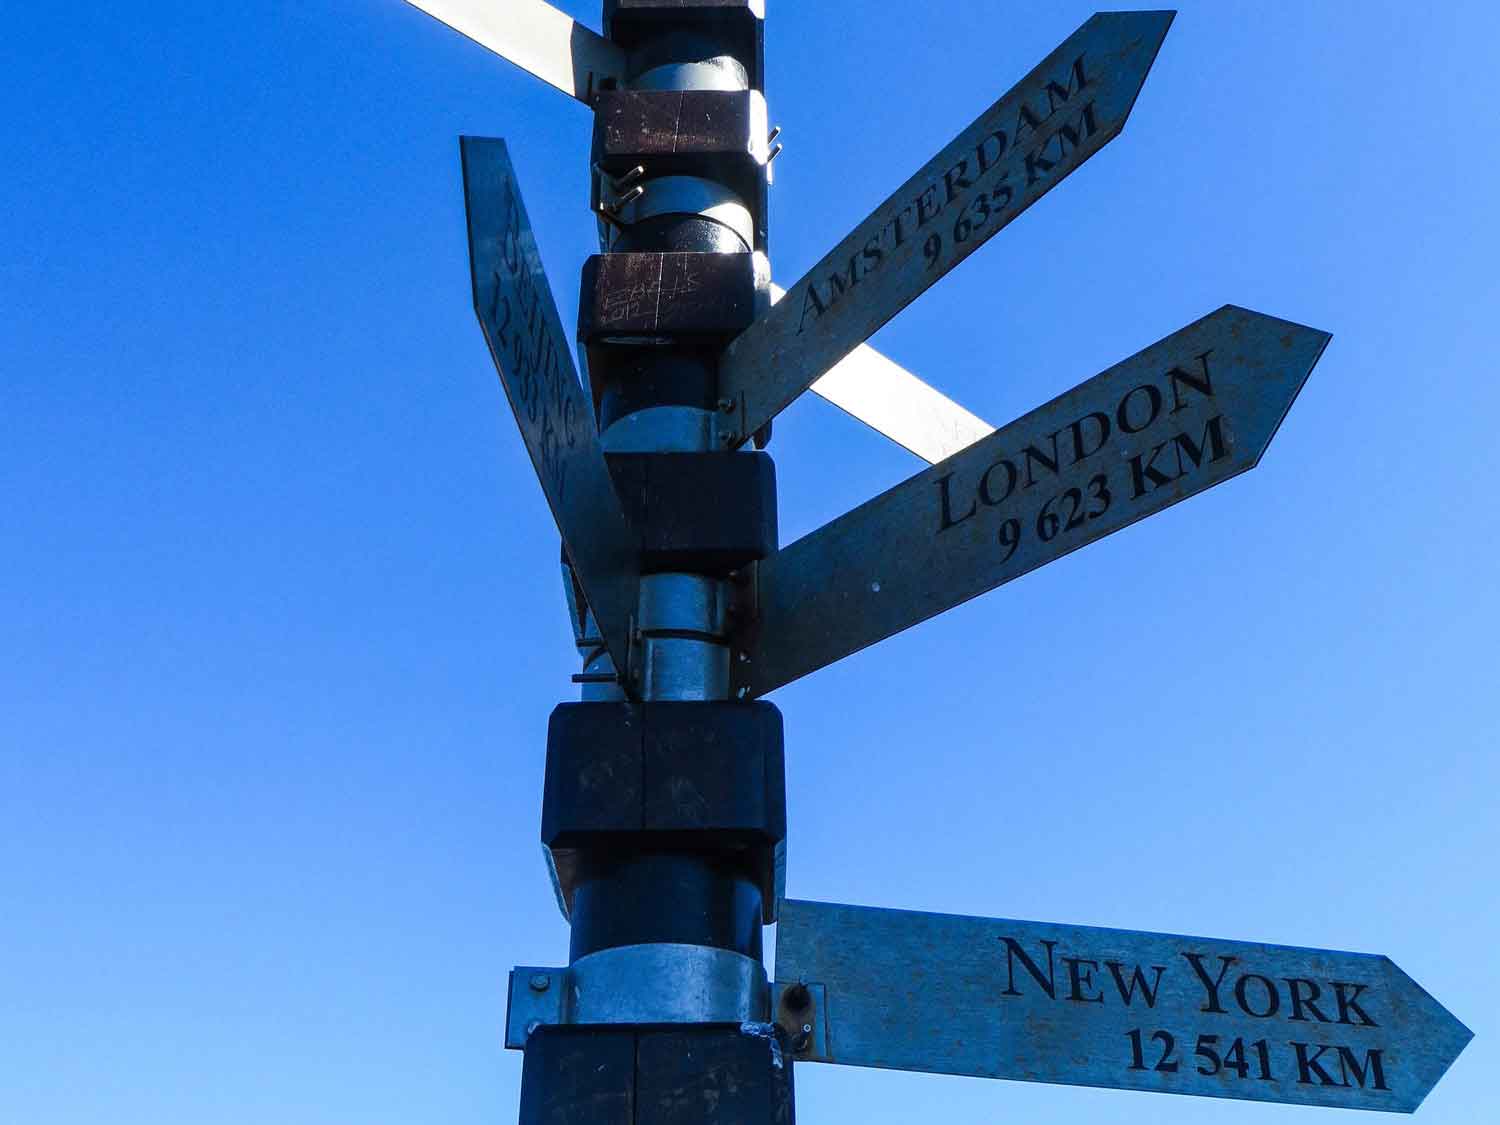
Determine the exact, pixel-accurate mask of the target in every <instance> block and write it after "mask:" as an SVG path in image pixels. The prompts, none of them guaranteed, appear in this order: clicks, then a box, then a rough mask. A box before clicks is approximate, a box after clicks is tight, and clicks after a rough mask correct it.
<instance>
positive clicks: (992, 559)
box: [732, 305, 1329, 698]
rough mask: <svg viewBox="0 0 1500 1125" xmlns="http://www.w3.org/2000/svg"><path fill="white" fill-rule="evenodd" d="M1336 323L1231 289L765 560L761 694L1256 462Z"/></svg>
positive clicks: (741, 681) (754, 652)
mask: <svg viewBox="0 0 1500 1125" xmlns="http://www.w3.org/2000/svg"><path fill="white" fill-rule="evenodd" d="M1328 339H1329V337H1328V334H1327V333H1326V332H1319V331H1317V330H1316V329H1312V328H1304V327H1302V326H1300V325H1297V324H1292V323H1289V322H1288V321H1284V320H1277V319H1275V318H1274V317H1269V316H1264V315H1262V314H1260V313H1256V312H1251V311H1249V310H1248V309H1241V308H1236V307H1234V306H1233V305H1226V306H1225V307H1224V308H1222V309H1220V310H1219V311H1218V312H1215V313H1213V314H1212V315H1210V316H1206V317H1204V318H1203V319H1202V320H1200V321H1198V322H1197V323H1196V324H1191V325H1189V326H1188V327H1186V328H1184V329H1182V330H1181V331H1179V332H1175V333H1173V334H1172V335H1171V336H1168V337H1167V338H1166V339H1164V340H1161V341H1159V342H1158V343H1155V344H1153V345H1152V346H1151V347H1149V348H1147V349H1146V350H1145V351H1142V352H1139V353H1137V354H1136V355H1134V356H1132V357H1130V358H1129V359H1127V360H1125V361H1124V362H1122V363H1119V364H1116V365H1115V366H1114V367H1111V368H1110V369H1109V370H1108V371H1105V372H1103V373H1102V374H1100V375H1096V376H1094V378H1092V379H1090V380H1088V381H1087V382H1085V383H1082V384H1080V385H1079V386H1077V387H1074V388H1073V389H1072V390H1071V391H1068V392H1067V393H1066V394H1064V395H1061V396H1059V397H1058V398H1055V399H1053V400H1052V401H1051V402H1049V403H1047V404H1046V405H1045V406H1042V407H1039V408H1037V409H1036V410H1033V411H1032V412H1031V413H1030V414H1027V415H1024V416H1023V417H1021V418H1018V419H1017V420H1016V421H1014V422H1012V423H1011V424H1010V425H1008V426H1005V427H1002V428H1001V429H1000V430H998V431H996V432H995V433H993V434H991V435H990V436H989V437H987V438H983V439H981V440H980V441H978V442H976V443H974V444H973V445H971V446H969V447H968V448H967V449H965V450H963V451H962V452H960V453H957V454H955V455H954V456H952V457H950V458H948V459H947V460H946V461H942V462H940V463H938V464H936V465H934V466H932V467H931V468H930V469H926V470H924V471H923V472H921V473H918V474H917V475H916V476H914V477H911V478H910V479H908V480H906V481H905V482H904V483H902V484H899V485H897V486H896V487H895V488H893V489H891V490H890V491H889V492H886V493H883V494H882V495H880V496H877V497H875V499H873V500H870V501H868V502H867V503H865V504H863V505H861V506H860V507H858V508H855V509H854V510H853V511H852V512H849V513H848V514H846V515H843V516H840V517H839V518H838V519H836V520H834V521H833V522H832V523H829V524H826V525H824V526H823V527H821V528H819V529H818V530H817V531H815V532H813V533H812V534H811V535H808V536H807V537H805V538H803V539H799V540H798V541H797V542H795V543H793V544H792V545H791V546H789V547H784V548H782V549H781V550H780V551H778V552H777V553H776V554H774V555H772V556H771V557H770V558H768V559H765V560H764V561H762V562H761V564H760V566H759V573H758V577H757V588H756V599H755V601H756V614H757V621H756V624H755V626H754V627H753V628H752V629H750V630H748V631H747V632H746V633H745V634H744V636H743V641H742V647H741V649H740V651H739V653H738V655H737V656H736V658H735V661H734V664H733V666H732V668H733V672H734V676H735V694H736V696H737V697H739V698H754V697H756V696H760V695H764V694H765V693H766V692H769V691H772V690H773V689H775V688H777V687H780V686H781V685H782V684H785V683H789V682H791V681H792V680H795V679H797V678H798V677H799V676H804V675H806V674H807V673H808V672H811V671H814V670H815V669H817V668H821V667H822V666H823V665H825V664H830V663H832V662H833V661H835V660H838V659H840V658H842V657H845V656H848V655H849V654H850V653H853V652H857V651H859V650H860V649H862V648H864V647H865V646H866V645H870V644H874V643H875V642H876V641H879V640H883V639H884V638H886V637H889V636H891V635H892V634H895V633H899V632H900V631H901V630H903V629H906V628H909V627H911V626H912V625H916V624H918V623H919V622H922V621H925V620H926V619H927V618H929V617H932V616H934V615H935V614H938V613H941V612H942V611H943V610H945V609H951V608H952V607H953V606H956V605H958V604H960V603H961V602H965V601H968V600H969V599H970V598H972V597H975V596H976V595H978V594H982V593H984V592H985V591H987V590H992V589H994V588H995V587H996V586H999V585H1001V584H1002V583H1005V582H1009V581H1010V580H1011V579H1013V578H1019V577H1020V576H1021V575H1023V574H1025V573H1026V572H1027V571H1030V570H1034V569H1035V568H1037V567H1039V566H1042V565H1043V564H1045V563H1049V562H1051V561H1052V560H1053V559H1056V558H1060V557H1061V556H1063V555H1065V554H1067V553H1068V552H1069V551H1074V550H1077V549H1078V548H1079V547H1082V546H1084V545H1085V544H1087V543H1092V542H1093V541H1094V540H1095V539H1099V538H1101V537H1103V536H1105V535H1108V534H1109V533H1110V532H1113V531H1118V530H1120V529H1121V528H1123V527H1126V526H1128V525H1129V524H1132V523H1134V522H1135V521H1136V520H1138V519H1142V518H1144V517H1145V516H1149V515H1152V514H1153V513H1155V512H1159V511H1161V510H1162V509H1163V508H1165V507H1168V506H1169V505H1171V504H1175V503H1176V502H1177V501H1179V500H1184V499H1186V498H1187V497H1189V496H1192V495H1193V494H1194V493H1197V492H1202V491H1203V490H1204V489H1205V488H1209V487H1211V486H1213V485H1215V484H1219V483H1220V482H1222V481H1225V480H1228V479H1229V478H1230V477H1232V476H1235V475H1237V474H1239V473H1242V472H1244V471H1245V470H1246V469H1250V468H1253V467H1254V466H1255V464H1256V462H1258V461H1259V460H1260V456H1261V454H1262V453H1264V452H1265V449H1266V446H1267V445H1269V444H1270V441H1271V438H1272V437H1273V436H1274V435H1275V433H1276V428H1277V426H1279V425H1280V424H1281V419H1282V418H1283V417H1284V416H1285V414H1286V412H1287V410H1288V409H1289V408H1290V407H1291V405H1292V400H1293V399H1295V398H1296V397H1297V392H1298V391H1299V390H1300V389H1301V388H1302V384H1303V382H1304V381H1305V380H1306V379H1307V376H1308V374H1309V373H1310V372H1311V371H1312V369H1313V365H1314V364H1316V363H1317V362H1318V357H1319V356H1320V355H1322V353H1323V348H1324V347H1325V346H1326V345H1327V343H1328Z"/></svg>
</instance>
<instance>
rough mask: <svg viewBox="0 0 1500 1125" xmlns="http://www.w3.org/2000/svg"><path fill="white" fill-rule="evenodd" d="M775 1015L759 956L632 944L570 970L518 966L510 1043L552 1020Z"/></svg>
mask: <svg viewBox="0 0 1500 1125" xmlns="http://www.w3.org/2000/svg"><path fill="white" fill-rule="evenodd" d="M769 1013H770V985H769V983H768V982H767V980H766V971H765V968H764V967H763V966H762V965H761V963H760V962H759V961H757V960H756V959H755V958H753V957H746V956H745V955H744V954H741V953H731V952H730V951H728V950H725V949H714V948H712V947H710V946H704V945H670V944H661V945H626V946H621V947H619V948H617V949H603V950H600V951H599V952H598V953H591V954H589V955H588V956H587V957H580V958H579V959H578V960H577V961H575V962H573V964H572V965H570V966H569V967H568V968H566V969H556V968H553V969H547V968H531V967H525V966H518V967H517V968H515V969H512V970H511V974H510V1006H509V1010H508V1011H507V1013H506V1018H505V1045H506V1046H507V1047H510V1048H513V1049H517V1050H519V1049H524V1048H525V1046H526V1037H527V1036H528V1035H530V1034H531V1033H532V1032H533V1031H535V1030H536V1029H537V1028H538V1027H541V1026H544V1025H549V1024H653V1023H655V1024H661V1023H667V1024H676V1023H763V1022H765V1021H766V1020H767V1019H768V1017H769Z"/></svg>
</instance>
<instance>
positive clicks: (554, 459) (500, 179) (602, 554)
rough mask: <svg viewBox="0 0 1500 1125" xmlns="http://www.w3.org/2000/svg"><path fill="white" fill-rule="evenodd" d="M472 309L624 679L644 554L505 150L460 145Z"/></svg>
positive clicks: (482, 142)
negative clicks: (607, 461) (622, 501)
mask: <svg viewBox="0 0 1500 1125" xmlns="http://www.w3.org/2000/svg"><path fill="white" fill-rule="evenodd" d="M460 148H461V151H462V156H463V168H464V196H465V200H466V202H467V205H468V216H469V255H470V264H471V267H472V270H473V281H474V310H475V312H476V313H477V314H478V316H479V324H480V327H481V328H483V329H484V338H485V340H486V341H487V342H488V343H489V346H490V354H491V356H492V357H493V358H494V361H495V370H496V371H497V372H498V373H499V375H500V385H501V386H503V387H504V388H505V396H506V398H507V399H508V400H509V401H510V406H511V411H512V412H513V413H514V414H515V417H516V424H517V425H518V426H519V427H520V429H521V437H522V439H523V440H524V441H525V443H526V451H527V452H528V453H529V454H530V455H531V463H532V466H533V467H534V468H535V469H536V475H537V478H538V479H539V480H540V481H541V484H542V491H543V492H545V493H546V496H547V503H548V504H549V505H550V506H551V508H552V516H553V518H554V519H555V520H556V521H557V527H558V530H559V531H561V532H562V538H563V546H564V548H565V550H566V551H567V552H568V557H569V559H570V560H571V561H572V564H573V572H574V574H575V575H576V576H577V579H578V582H579V585H580V586H582V587H583V592H584V597H585V598H586V599H587V600H588V604H589V608H590V609H591V610H593V612H594V619H595V621H597V622H598V624H599V628H600V631H601V633H602V634H603V639H604V641H605V643H606V644H607V645H608V647H609V652H610V655H611V656H612V657H613V658H614V661H615V668H616V670H617V671H619V672H620V673H621V674H622V676H623V673H624V672H625V670H626V669H627V667H628V666H629V663H628V653H629V637H630V619H631V615H632V614H633V613H634V612H635V604H636V595H637V591H638V589H639V585H640V579H639V569H638V568H639V562H638V558H639V552H640V543H639V540H638V537H637V536H636V534H635V532H634V531H633V530H632V529H631V527H630V525H629V523H628V522H627V520H626V518H625V514H624V510H623V509H622V508H621V507H620V501H619V498H618V497H617V496H616V494H615V490H614V484H613V482H612V481H611V479H610V475H609V468H608V466H607V465H606V464H605V461H604V453H603V451H602V450H601V448H600V446H599V437H598V431H597V429H596V427H595V424H594V411H593V407H592V406H591V405H590V403H589V399H588V396H587V395H585V394H584V391H583V387H582V385H581V384H580V383H579V381H578V373H577V370H576V368H574V366H573V359H572V356H571V354H570V353H569V351H568V340H567V336H566V335H565V334H564V333H563V328H562V321H561V320H560V319H559V317H558V315H557V305H556V302H555V301H554V300H553V297H552V288H551V286H550V285H548V283H547V275H546V273H545V272H544V271H543V269H542V263H541V258H540V256H539V255H538V254H537V249H536V240H535V238H533V236H532V232H531V223H530V222H529V221H528V220H527V218H526V211H525V208H524V207H523V206H522V204H521V196H520V193H519V190H518V188H517V186H516V178H515V171H514V169H513V168H512V167H511V163H510V155H509V154H508V153H507V152H506V148H505V142H504V141H500V140H493V139H489V138H483V137H464V138H462V139H461V140H460Z"/></svg>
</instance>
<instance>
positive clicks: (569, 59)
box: [408, 0, 625, 104]
mask: <svg viewBox="0 0 1500 1125" xmlns="http://www.w3.org/2000/svg"><path fill="white" fill-rule="evenodd" d="M408 2H409V3H410V4H411V6H412V7H414V8H417V9H419V10H420V11H423V12H426V13H427V14H428V15H429V16H432V17H434V18H435V19H439V20H442V21H443V23H445V24H447V25H448V26H449V27H451V28H452V29H453V30H454V31H457V32H458V33H459V34H461V35H466V36H468V37H469V38H470V39H472V40H474V42H476V43H478V44H480V45H481V46H483V47H488V48H489V49H490V50H491V51H494V52H495V53H496V54H497V55H500V56H502V57H503V58H507V59H509V60H510V61H511V62H513V63H515V64H516V65H517V66H519V67H521V68H522V69H523V70H528V71H530V72H531V73H532V74H534V75H536V76H537V77H538V78H540V79H541V80H542V81H543V82H546V83H548V84H549V85H552V86H556V87H557V88H558V89H559V90H561V91H562V92H563V93H565V94H571V95H572V96H573V97H575V98H577V99H578V100H579V101H581V102H583V103H585V104H588V103H590V102H592V101H593V98H594V95H595V94H596V93H597V92H598V91H599V90H600V89H601V87H602V86H603V85H604V84H605V83H606V82H618V81H619V80H620V79H621V78H623V77H624V76H625V52H624V51H623V50H621V49H620V48H619V47H618V46H616V45H615V44H613V43H611V42H610V41H609V40H608V39H605V38H603V37H602V36H600V35H598V34H596V33H595V32H592V31H590V30H589V29H588V28H586V27H584V26H583V25H582V24H581V23H576V22H575V21H574V20H572V19H571V18H570V17H569V16H568V15H567V14H565V13H563V12H560V11H558V10H557V9H556V8H554V7H553V6H552V5H551V4H547V3H544V2H543V0H503V2H498V3H497V2H496V0H408Z"/></svg>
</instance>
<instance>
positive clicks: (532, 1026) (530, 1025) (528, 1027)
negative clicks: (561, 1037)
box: [526, 1020, 542, 1036]
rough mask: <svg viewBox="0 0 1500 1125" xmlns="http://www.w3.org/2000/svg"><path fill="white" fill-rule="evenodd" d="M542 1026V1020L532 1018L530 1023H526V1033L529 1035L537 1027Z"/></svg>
mask: <svg viewBox="0 0 1500 1125" xmlns="http://www.w3.org/2000/svg"><path fill="white" fill-rule="evenodd" d="M541 1026H542V1021H541V1020H532V1021H531V1022H530V1023H528V1024H527V1025H526V1034H527V1035H528V1036H529V1035H530V1034H531V1033H532V1032H534V1031H535V1030H536V1029H537V1028H539V1027H541Z"/></svg>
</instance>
